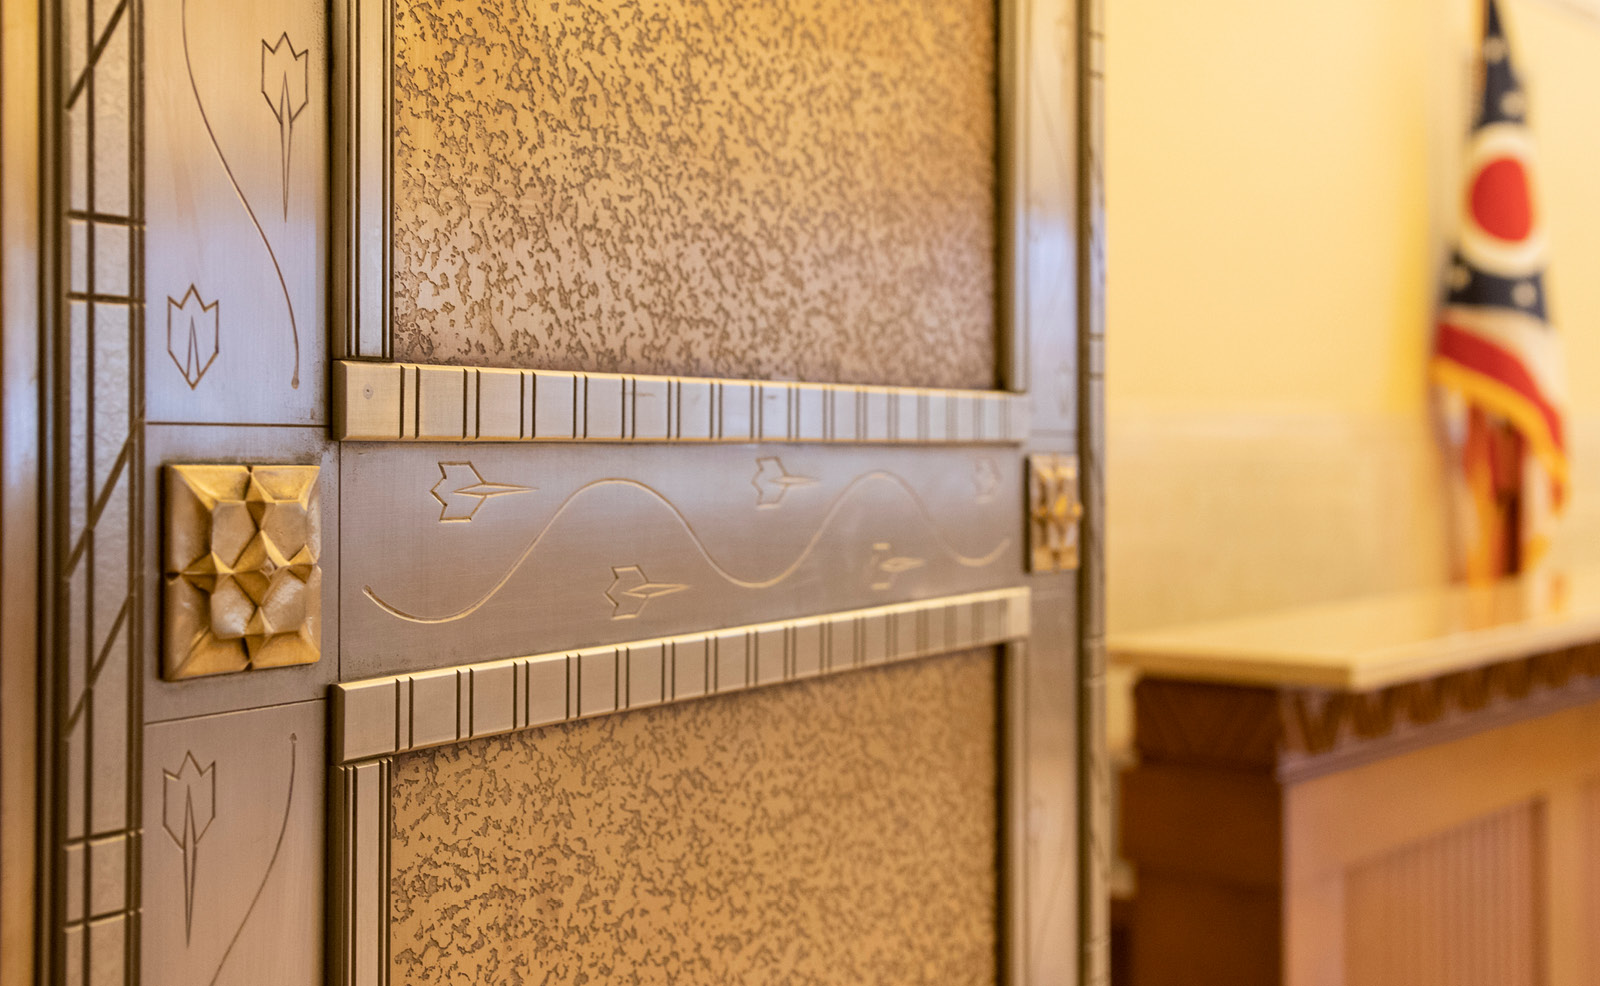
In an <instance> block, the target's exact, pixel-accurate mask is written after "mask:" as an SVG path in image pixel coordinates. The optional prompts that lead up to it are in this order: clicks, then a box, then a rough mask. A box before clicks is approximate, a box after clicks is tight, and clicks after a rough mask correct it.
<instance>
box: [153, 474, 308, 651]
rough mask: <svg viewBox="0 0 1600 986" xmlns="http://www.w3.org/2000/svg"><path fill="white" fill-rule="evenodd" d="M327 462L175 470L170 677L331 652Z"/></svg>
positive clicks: (170, 518) (170, 477) (169, 490)
mask: <svg viewBox="0 0 1600 986" xmlns="http://www.w3.org/2000/svg"><path fill="white" fill-rule="evenodd" d="M317 474H318V467H317V466H241V465H175V466H168V467H167V470H166V522H167V530H166V556H165V574H166V579H165V582H166V585H165V603H166V634H165V654H164V661H163V666H162V672H163V676H164V677H165V678H166V679H167V680H168V681H176V680H179V679H183V678H195V677H200V676H202V675H213V674H227V673H229V672H232V671H246V670H249V669H251V668H265V667H282V666H286V665H293V664H313V663H315V662H316V661H317V659H318V657H319V656H320V655H321V622H322V568H321V567H320V566H319V565H318V563H317V562H318V558H319V556H320V555H321V551H322V515H321V508H320V505H319V503H318V486H317Z"/></svg>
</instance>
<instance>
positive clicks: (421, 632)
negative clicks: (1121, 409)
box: [339, 443, 1024, 677]
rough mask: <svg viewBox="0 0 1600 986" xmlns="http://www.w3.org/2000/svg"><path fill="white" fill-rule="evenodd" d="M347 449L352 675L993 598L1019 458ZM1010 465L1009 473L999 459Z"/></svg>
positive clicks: (347, 637)
mask: <svg viewBox="0 0 1600 986" xmlns="http://www.w3.org/2000/svg"><path fill="white" fill-rule="evenodd" d="M463 451H464V450H463V449H462V448H461V447H460V446H457V445H420V444H419V445H408V446H405V447H395V446H379V445H368V446H347V447H346V448H345V451H344V455H342V456H341V465H340V470H341V483H340V497H341V500H342V501H343V507H342V509H341V511H340V517H341V520H342V522H343V524H344V530H345V531H346V532H347V537H348V542H347V543H353V544H360V545H361V551H359V552H348V553H346V554H345V555H344V557H342V558H341V566H340V575H339V578H340V583H341V588H340V598H341V600H342V602H341V606H340V611H339V612H340V619H341V621H342V628H343V629H342V643H341V662H340V669H341V672H342V673H343V675H344V676H346V677H351V676H356V677H369V676H375V675H381V674H393V673H398V672H402V671H405V672H409V671H420V670H423V669H424V668H428V667H443V666H448V665H452V664H457V663H466V662H471V661H483V660H493V659H498V658H504V657H511V656H514V655H516V654H518V653H519V652H521V650H522V649H523V648H525V647H526V646H527V642H528V641H529V640H535V639H536V640H539V641H540V642H541V644H543V645H547V646H560V645H563V644H564V643H566V642H568V641H571V642H576V643H583V644H588V643H595V642H598V641H596V640H595V639H594V636H593V634H594V632H595V628H596V627H607V626H610V627H613V631H614V632H622V631H623V627H624V626H626V627H627V631H626V632H628V633H629V634H630V635H633V634H639V633H642V634H644V635H651V634H662V635H670V634H676V633H683V632H689V631H693V630H696V629H700V628H704V627H708V626H727V625H729V624H730V623H734V622H745V621H749V620H752V619H758V620H769V619H782V618H789V617H797V616H802V615H805V614H810V613H819V612H830V611H834V610H843V609H850V608H854V607H859V606H862V605H882V604H886V603H895V602H904V601H909V600H914V599H925V598H929V597H932V596H939V595H950V594H956V593H962V592H975V591H983V590H987V589H993V588H997V587H1000V586H1004V585H1007V584H1009V583H1011V582H1012V581H1013V580H1014V579H1015V577H1016V573H1018V572H1019V571H1020V570H1021V569H1022V568H1023V565H1024V561H1023V558H1022V555H1023V550H1022V545H1021V539H1020V538H1019V537H1018V536H1017V531H1016V527H1015V525H1016V514H1017V510H1016V505H1017V504H1018V503H1020V502H1021V501H1022V479H1023V477H1022V470H1021V469H1020V468H1019V467H1020V465H1021V463H1020V461H1019V460H1017V459H1014V458H1013V459H1009V460H1008V459H1005V458H999V457H992V456H987V455H981V454H980V455H972V454H970V453H968V452H966V451H961V452H956V453H953V454H940V453H937V452H933V451H931V450H927V449H917V448H873V447H863V446H856V447H832V448H828V449H820V448H817V447H804V446H784V447H783V448H782V449H781V452H782V454H781V455H779V454H772V453H773V452H776V451H778V450H777V449H772V448H771V447H761V448H750V447H748V446H743V447H741V446H737V445H722V444H716V445H711V444H706V445H695V446H682V445H679V446H673V445H670V444H664V443H651V444H647V445H638V446H632V447H626V448H623V447H615V448H610V449H606V448H596V447H592V446H591V447H587V448H585V447H582V446H578V445H572V444H568V445H555V446H549V447H547V448H545V449H543V450H541V454H539V455H537V456H529V455H528V454H527V449H526V448H525V447H522V446H518V445H513V444H505V445H479V446H475V447H473V448H472V450H471V457H470V459H469V458H468V457H467V456H466V455H463V454H462V453H463ZM1007 461H1009V462H1010V463H1012V465H1011V467H1010V468H1009V469H1002V465H1003V464H1004V463H1006V462H1007Z"/></svg>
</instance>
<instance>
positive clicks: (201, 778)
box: [161, 753, 217, 942]
mask: <svg viewBox="0 0 1600 986" xmlns="http://www.w3.org/2000/svg"><path fill="white" fill-rule="evenodd" d="M216 766H217V762H216V761H215V760H213V761H211V762H210V763H208V764H206V765H205V766H204V767H201V766H200V762H199V761H198V760H196V759H195V758H194V754H193V753H185V754H184V755H183V763H182V764H180V765H179V767H178V771H177V773H173V772H172V771H170V770H163V771H162V772H161V776H162V794H163V798H162V805H161V827H162V828H164V829H166V830H167V836H168V837H169V838H171V839H172V842H173V844H174V845H176V846H177V847H178V849H179V851H181V852H182V853H183V937H184V941H185V942H187V941H188V940H189V937H190V935H191V934H192V933H193V931H194V878H195V868H196V863H197V860H198V858H199V857H198V852H199V848H200V840H201V839H203V838H205V835H206V832H207V831H208V830H209V829H210V828H211V823H212V821H214V820H215V819H216V817H217V772H216Z"/></svg>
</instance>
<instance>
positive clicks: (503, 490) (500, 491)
mask: <svg viewBox="0 0 1600 986" xmlns="http://www.w3.org/2000/svg"><path fill="white" fill-rule="evenodd" d="M439 475H440V477H441V478H440V480H439V481H438V482H437V483H434V484H433V489H431V490H429V491H428V492H429V493H431V494H432V495H433V498H434V499H435V500H438V501H439V504H440V506H442V507H443V508H444V509H443V510H441V511H439V519H440V520H441V521H470V520H472V518H473V517H474V516H476V515H477V513H478V508H479V507H481V506H483V502H484V501H485V500H487V499H489V498H490V497H491V496H505V495H507V494H510V493H529V492H532V491H533V490H534V489H535V487H532V486H514V485H512V484H510V483H487V482H484V479H483V474H482V473H480V472H478V469H477V467H476V466H474V465H473V464H472V463H470V462H441V463H439Z"/></svg>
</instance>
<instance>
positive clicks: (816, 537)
mask: <svg viewBox="0 0 1600 986" xmlns="http://www.w3.org/2000/svg"><path fill="white" fill-rule="evenodd" d="M868 483H889V484H891V485H892V486H894V487H895V488H897V489H899V490H900V491H901V492H903V493H904V494H905V495H906V497H907V499H909V500H910V501H911V502H912V504H913V505H914V506H915V507H916V510H917V514H918V515H919V516H920V517H921V518H922V520H923V522H924V523H926V524H927V525H928V528H929V530H931V531H933V534H934V537H936V538H938V540H939V544H940V546H941V547H942V548H943V549H944V550H945V552H946V554H948V555H949V556H950V557H951V558H953V559H955V561H956V563H957V564H959V565H961V566H962V567H963V568H984V567H986V566H988V565H991V564H993V563H994V562H995V561H996V560H997V559H998V558H999V557H1000V556H1001V555H1002V554H1004V553H1005V551H1006V549H1007V548H1009V547H1010V546H1011V539H1010V538H1005V539H1004V540H1002V541H1001V542H1000V543H999V544H998V545H996V546H995V547H994V548H993V549H992V550H990V551H989V552H987V553H985V554H982V555H966V554H963V553H962V552H961V551H960V550H959V549H957V548H956V547H955V545H953V544H951V543H950V541H949V539H948V538H946V537H945V536H944V534H943V533H942V532H941V531H940V530H939V525H938V523H937V521H935V520H934V517H933V514H932V512H931V511H929V510H928V505H927V504H926V503H924V502H923V501H922V497H920V496H918V495H917V491H916V490H915V489H913V488H912V486H911V484H910V483H908V482H906V481H905V480H904V479H902V478H901V477H899V476H897V475H895V474H894V473H892V472H884V471H882V470H878V471H874V472H869V473H863V474H862V475H860V476H857V477H856V478H855V479H853V480H851V481H850V484H849V485H848V486H846V487H845V488H844V489H843V490H841V491H840V492H839V495H838V496H836V497H834V499H833V502H832V503H831V504H829V505H828V510H827V512H826V513H825V514H824V515H823V517H822V521H821V523H819V524H818V525H817V530H816V533H814V534H812V535H811V540H810V541H808V542H806V545H805V547H804V548H802V549H801V551H800V554H799V555H798V556H797V557H796V558H795V559H794V561H792V562H790V563H789V564H788V565H786V566H785V567H783V568H782V569H780V570H778V571H777V572H775V573H773V574H771V575H768V576H765V577H760V578H744V577H741V576H739V575H735V574H734V573H732V572H730V571H728V569H727V568H725V567H724V566H723V565H722V564H721V563H720V562H718V561H717V560H716V558H714V557H712V555H711V552H710V551H709V550H708V549H707V548H706V546H705V542H703V541H701V540H700V535H698V534H696V533H695V531H694V525H693V524H691V523H690V522H689V518H688V517H685V516H684V515H683V511H681V510H679V509H678V507H677V505H676V504H674V503H673V502H672V501H671V500H669V499H667V497H665V496H664V495H662V494H661V493H660V492H659V491H657V490H656V489H654V488H652V487H650V486H647V485H646V484H644V483H641V482H639V481H638V480H634V479H621V478H617V477H607V478H605V479H596V480H594V481H593V482H590V483H586V484H584V485H583V486H581V487H579V488H578V489H576V490H574V491H573V492H572V493H571V495H569V496H568V497H567V498H566V499H565V500H563V501H561V505H560V506H559V507H557V508H556V511H555V513H554V514H552V515H551V516H550V519H549V520H548V521H547V522H545V525H544V527H542V528H540V530H539V533H537V534H535V535H534V536H533V540H532V541H530V542H528V546H527V547H526V548H525V549H523V552H522V554H521V555H518V556H517V559H516V561H514V562H512V563H511V567H510V568H508V569H507V570H506V572H505V574H504V575H502V576H500V579H499V580H498V581H497V582H495V584H494V585H492V586H490V587H489V591H488V592H485V593H484V594H483V595H482V596H480V597H479V598H478V599H477V600H476V601H475V602H473V603H471V604H470V605H468V606H466V607H465V608H464V609H459V610H457V611H455V612H454V613H447V614H445V615H442V616H419V615H417V614H415V613H407V612H406V611H404V610H402V609H400V608H398V607H396V606H394V605H392V604H391V603H388V602H385V601H384V599H383V598H382V597H381V596H379V595H378V594H377V592H375V591H374V590H373V588H372V586H370V585H366V586H362V587H361V591H362V593H363V594H364V595H365V596H366V597H367V598H368V599H370V600H372V602H373V604H374V605H376V606H377V607H378V608H379V609H381V610H383V611H384V612H385V613H388V614H389V615H390V616H393V617H395V618H396V619H400V620H405V621H406V622H407V623H422V624H439V623H454V622H456V621H457V620H464V619H466V618H467V617H469V616H471V615H472V614H473V613H476V612H477V611H478V610H480V609H482V608H483V607H484V606H485V605H487V604H488V602H489V600H491V599H493V598H494V597H495V595H496V594H498V593H499V592H500V590H501V589H504V588H505V587H506V585H507V584H508V583H509V582H510V581H511V579H512V577H513V576H515V575H516V574H517V572H518V571H519V570H520V569H521V568H522V566H523V564H524V563H526V562H527V560H528V558H529V557H530V556H531V555H532V554H533V552H534V549H536V548H538V547H539V543H540V542H541V541H543V540H544V537H545V535H546V534H548V533H549V532H550V529H551V528H552V527H554V526H555V525H556V522H557V521H559V520H560V519H561V517H562V515H563V514H565V513H566V512H567V510H569V509H570V508H571V507H572V505H573V504H574V503H575V502H577V501H578V500H579V499H580V498H582V497H583V496H584V495H585V494H587V493H589V492H591V491H592V490H597V489H603V488H604V487H607V486H626V487H630V488H633V489H637V490H640V491H642V492H644V493H646V494H648V495H649V496H651V497H653V498H654V499H656V500H657V501H659V502H660V503H661V504H662V505H663V506H665V507H666V508H667V509H668V510H670V511H671V512H672V514H673V516H674V517H676V518H677V520H678V523H680V524H682V525H683V529H684V531H685V532H687V533H688V535H689V540H690V542H691V543H692V544H693V545H694V548H695V550H696V551H697V552H699V553H700V557H701V558H703V559H705V562H706V564H708V565H710V566H711V568H712V569H713V570H714V571H715V572H716V573H717V574H718V575H719V576H721V577H722V578H723V579H724V580H725V581H727V582H729V583H730V584H732V585H736V586H738V587H739V588H741V589H770V588H772V587H773V586H775V585H777V584H779V583H780V582H782V581H784V580H785V579H787V578H788V577H789V576H791V575H793V574H794V573H795V572H797V571H799V569H800V566H802V565H804V564H805V562H806V560H807V559H808V558H810V557H811V555H812V553H813V552H814V551H816V549H817V545H819V544H821V543H822V537H823V535H824V534H826V533H827V532H828V526H829V524H831V523H832V522H833V519H834V517H836V516H837V515H838V513H839V511H840V510H842V509H843V508H844V505H845V503H846V501H848V500H849V498H850V496H851V494H853V493H854V492H855V491H856V490H858V489H860V488H861V487H863V486H864V485H866V484H868Z"/></svg>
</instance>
